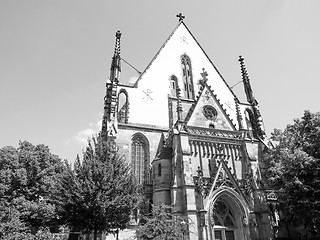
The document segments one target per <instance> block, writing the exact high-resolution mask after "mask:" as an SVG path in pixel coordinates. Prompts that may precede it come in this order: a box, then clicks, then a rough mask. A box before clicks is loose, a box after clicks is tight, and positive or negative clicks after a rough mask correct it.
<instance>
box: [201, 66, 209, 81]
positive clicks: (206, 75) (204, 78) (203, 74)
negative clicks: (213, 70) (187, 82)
mask: <svg viewBox="0 0 320 240" xmlns="http://www.w3.org/2000/svg"><path fill="white" fill-rule="evenodd" d="M200 75H201V77H202V81H203V82H206V81H207V80H208V78H207V77H208V73H207V71H206V70H205V69H204V68H202V73H200Z"/></svg>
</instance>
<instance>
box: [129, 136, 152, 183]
mask: <svg viewBox="0 0 320 240" xmlns="http://www.w3.org/2000/svg"><path fill="white" fill-rule="evenodd" d="M131 168H132V172H133V174H134V175H135V177H136V179H137V181H138V183H139V184H143V183H145V182H146V181H148V180H149V144H148V141H147V139H146V138H145V137H144V136H143V135H142V134H135V135H134V136H133V138H132V142H131Z"/></svg>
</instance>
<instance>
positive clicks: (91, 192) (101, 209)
mask: <svg viewBox="0 0 320 240" xmlns="http://www.w3.org/2000/svg"><path fill="white" fill-rule="evenodd" d="M59 185H60V186H59V188H58V192H57V194H56V196H57V198H56V200H57V203H58V206H59V213H60V217H61V219H62V220H63V221H64V223H66V224H68V225H69V226H70V227H71V228H77V230H81V231H83V232H93V233H94V237H95V238H96V236H97V233H99V232H102V231H105V232H107V233H115V232H117V231H118V230H119V229H124V228H125V227H126V226H127V223H128V222H129V220H130V213H131V211H132V210H133V209H134V208H135V206H136V204H137V202H138V192H137V190H138V188H137V185H136V183H135V180H134V177H133V175H132V174H131V171H130V167H129V165H128V164H127V163H126V162H125V160H124V159H123V158H121V157H120V156H119V155H118V154H117V153H116V151H115V150H114V148H113V147H112V146H109V147H104V146H103V144H102V143H101V140H100V138H99V137H98V138H92V141H88V146H87V148H86V150H85V152H84V153H83V160H82V162H81V161H80V159H79V157H77V160H76V162H75V164H74V170H72V169H71V167H70V165H67V171H66V172H65V174H64V175H63V176H62V178H61V180H60V184H59Z"/></svg>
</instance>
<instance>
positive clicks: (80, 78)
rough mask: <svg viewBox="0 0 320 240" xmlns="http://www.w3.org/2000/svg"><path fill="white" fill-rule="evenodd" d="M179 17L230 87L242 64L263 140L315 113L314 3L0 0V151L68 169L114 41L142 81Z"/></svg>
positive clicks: (93, 118) (94, 121)
mask: <svg viewBox="0 0 320 240" xmlns="http://www.w3.org/2000/svg"><path fill="white" fill-rule="evenodd" d="M179 12H182V13H183V14H184V15H185V16H186V18H185V23H186V25H187V26H188V28H189V29H190V30H191V32H192V33H193V35H194V36H195V37H196V39H197V40H198V42H199V43H200V44H201V45H202V47H203V49H204V50H205V51H206V53H207V54H208V56H209V57H210V59H211V60H212V61H213V62H214V64H215V65H216V67H217V68H218V70H219V71H220V73H221V74H222V75H223V76H224V78H225V80H226V81H227V82H228V84H229V85H230V86H232V85H234V84H236V83H237V82H239V81H240V80H241V73H240V67H239V63H238V61H237V60H238V56H239V55H242V56H243V57H244V58H245V63H246V67H247V70H248V73H249V76H250V79H251V84H252V88H253V91H254V94H255V96H256V98H257V100H258V102H259V104H260V110H261V113H262V117H263V118H264V123H265V126H266V129H267V132H268V133H270V132H271V131H272V130H273V129H274V128H280V129H283V128H284V127H285V126H286V125H287V124H288V123H292V120H293V118H297V117H301V116H302V115H303V111H304V110H306V109H309V110H310V111H312V112H318V111H320V105H319V104H320V101H319V100H320V97H319V89H320V30H319V29H320V14H319V12H320V1H319V0H308V1H301V0H286V1H285V0H260V1H257V0H243V1H239V0H234V1H231V0H230V1H218V0H203V1H186V0H175V1H172V0H162V1H150V0H137V1H131V0H127V1H124V0H117V1H109V0H104V1H103V0H96V1H84V0H55V1H49V0H29V1H26V0H1V1H0V111H1V112H0V136H1V137H0V147H3V146H6V145H12V146H15V147H17V146H18V142H19V140H28V141H30V142H32V143H33V144H39V143H43V144H45V145H48V146H49V147H50V149H51V151H52V152H53V153H54V154H57V155H59V156H60V157H61V158H63V159H68V161H69V162H73V160H74V159H75V157H76V154H77V153H79V154H81V153H82V149H83V148H84V146H85V139H86V138H87V137H88V136H90V135H91V134H93V133H94V132H96V131H98V130H99V129H100V126H98V122H99V121H100V120H101V115H102V111H103V97H104V95H105V82H106V79H107V77H108V76H109V69H110V63H111V57H112V54H113V48H114V41H115V37H114V35H115V32H116V31H117V30H120V31H121V32H122V41H121V55H122V57H123V58H124V59H125V60H127V61H129V62H130V63H131V64H132V65H134V66H135V67H136V68H138V69H139V70H140V71H142V70H143V69H144V68H145V67H146V66H147V64H148V63H149V62H150V60H151V59H152V57H153V56H154V54H155V53H156V52H157V51H158V49H159V48H160V47H161V45H162V44H163V43H164V41H165V40H166V38H167V37H168V36H169V34H170V33H171V32H172V30H173V29H174V28H175V26H176V25H177V23H178V19H177V18H176V17H175V16H176V14H177V13H179ZM124 65H125V64H123V66H124ZM126 70H128V71H126ZM134 75H135V73H134V71H132V70H129V69H128V68H126V67H125V66H124V67H123V72H122V81H124V80H128V79H129V78H131V77H133V76H134ZM234 91H235V92H236V93H237V94H240V93H241V94H240V98H241V99H242V100H245V99H244V98H243V97H242V96H243V95H242V92H243V86H242V84H238V85H237V86H235V87H234Z"/></svg>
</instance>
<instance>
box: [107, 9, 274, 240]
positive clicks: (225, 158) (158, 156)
mask: <svg viewBox="0 0 320 240" xmlns="http://www.w3.org/2000/svg"><path fill="white" fill-rule="evenodd" d="M177 17H178V20H179V22H178V25H177V26H176V27H175V29H174V30H173V32H172V33H171V34H170V36H169V37H168V38H167V40H166V41H165V42H164V44H163V45H162V46H161V48H160V50H159V51H158V52H157V54H156V55H155V56H154V58H153V59H152V60H151V62H150V63H149V65H148V66H147V67H146V68H145V70H144V71H143V72H142V73H141V74H140V75H139V77H138V79H137V80H136V82H135V83H133V84H129V83H128V79H121V77H120V72H121V65H120V63H121V62H122V59H121V56H120V39H121V33H120V32H119V31H118V32H117V33H116V43H115V51H114V56H113V58H112V63H111V71H110V78H109V79H108V81H107V84H106V96H105V99H104V116H103V124H102V131H101V136H102V138H103V139H104V140H105V141H109V142H110V141H111V142H114V143H115V144H116V145H117V147H118V148H119V153H120V154H121V155H124V156H125V158H126V159H127V161H128V162H130V164H131V167H132V171H133V173H134V175H135V176H136V179H137V181H138V182H139V183H140V184H141V185H142V186H143V189H144V197H145V201H144V203H145V205H144V207H143V210H144V211H145V212H148V211H150V206H151V204H159V203H164V204H167V205H171V206H172V207H173V211H174V214H176V215H180V216H183V217H186V219H188V231H187V232H186V233H185V236H184V239H191V240H193V239H199V240H200V239H205V240H215V239H219V240H249V239H260V240H264V239H265V240H267V239H273V238H274V229H273V227H274V226H275V225H276V220H275V217H274V215H273V214H271V212H270V207H269V206H270V204H268V201H273V200H275V199H274V195H273V194H272V192H270V191H268V190H266V188H265V184H264V178H263V176H262V174H261V172H262V169H263V165H262V163H261V159H262V153H263V151H264V150H265V149H266V148H268V144H267V139H266V134H265V130H264V125H263V120H262V117H261V114H260V111H259V105H258V102H257V100H256V98H255V96H254V94H253V90H252V88H251V85H250V79H249V76H248V72H247V70H246V66H245V63H244V59H243V58H242V57H241V56H240V58H239V66H240V67H239V68H240V70H239V76H240V74H241V75H242V82H243V85H244V90H245V95H246V98H247V101H246V102H240V100H239V99H238V97H237V96H236V95H235V93H234V92H233V91H232V89H231V88H230V86H229V85H228V83H227V81H226V80H225V79H224V78H223V77H222V75H221V74H220V72H219V71H218V69H217V68H216V67H215V65H214V64H213V62H212V61H211V60H210V58H209V57H208V55H207V54H206V53H205V51H204V49H203V48H202V47H201V46H200V44H199V42H198V41H197V40H196V38H195V37H194V36H193V35H192V33H191V31H190V30H189V28H188V27H187V26H186V24H185V22H184V16H182V14H179V15H177ZM143 210H142V211H143Z"/></svg>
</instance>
